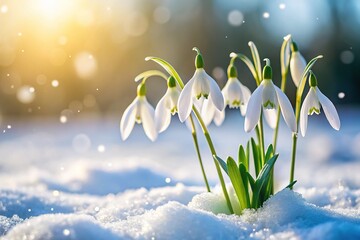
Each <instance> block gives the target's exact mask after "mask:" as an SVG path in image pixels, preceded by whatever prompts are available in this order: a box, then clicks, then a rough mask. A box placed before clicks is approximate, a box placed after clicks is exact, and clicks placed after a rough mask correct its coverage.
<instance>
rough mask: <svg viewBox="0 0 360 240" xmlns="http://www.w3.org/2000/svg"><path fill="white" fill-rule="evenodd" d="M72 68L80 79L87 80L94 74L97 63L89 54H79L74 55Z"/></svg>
mask: <svg viewBox="0 0 360 240" xmlns="http://www.w3.org/2000/svg"><path fill="white" fill-rule="evenodd" d="M74 66H75V70H76V73H77V75H78V76H79V77H80V78H81V79H89V78H91V77H92V76H93V75H94V74H95V73H96V70H97V61H96V59H95V58H94V56H93V55H92V54H91V53H89V52H81V53H79V54H77V55H76V57H75V60H74Z"/></svg>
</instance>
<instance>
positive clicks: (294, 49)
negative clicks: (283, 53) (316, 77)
mask: <svg viewBox="0 0 360 240" xmlns="http://www.w3.org/2000/svg"><path fill="white" fill-rule="evenodd" d="M291 51H292V52H297V51H299V48H298V46H297V44H296V43H295V42H294V41H293V42H292V43H291Z"/></svg>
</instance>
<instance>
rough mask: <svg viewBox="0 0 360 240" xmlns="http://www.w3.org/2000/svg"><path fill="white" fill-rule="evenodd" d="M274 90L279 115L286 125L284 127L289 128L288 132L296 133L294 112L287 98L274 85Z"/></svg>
mask: <svg viewBox="0 0 360 240" xmlns="http://www.w3.org/2000/svg"><path fill="white" fill-rule="evenodd" d="M274 88H275V91H276V95H277V98H278V102H279V105H280V109H281V114H282V115H283V117H284V120H285V123H286V125H288V127H289V128H290V130H291V131H292V132H296V129H297V127H296V120H295V115H294V110H293V108H292V106H291V103H290V101H289V99H288V98H287V96H286V95H285V93H284V92H283V91H281V90H280V88H278V87H277V86H275V85H274Z"/></svg>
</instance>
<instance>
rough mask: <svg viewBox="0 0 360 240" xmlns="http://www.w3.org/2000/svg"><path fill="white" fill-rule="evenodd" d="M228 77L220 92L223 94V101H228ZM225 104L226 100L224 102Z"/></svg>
mask: <svg viewBox="0 0 360 240" xmlns="http://www.w3.org/2000/svg"><path fill="white" fill-rule="evenodd" d="M230 85H231V84H230V79H229V80H228V81H227V82H226V84H225V86H224V87H223V89H222V90H221V93H222V94H223V96H224V100H225V101H229V86H230ZM225 104H226V102H225Z"/></svg>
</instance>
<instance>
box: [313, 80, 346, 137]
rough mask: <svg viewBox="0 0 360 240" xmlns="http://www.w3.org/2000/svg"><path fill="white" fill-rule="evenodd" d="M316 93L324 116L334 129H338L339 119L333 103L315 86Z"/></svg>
mask: <svg viewBox="0 0 360 240" xmlns="http://www.w3.org/2000/svg"><path fill="white" fill-rule="evenodd" d="M316 93H317V95H318V98H319V101H320V103H321V106H322V108H323V109H324V113H325V116H326V118H327V120H328V121H329V123H330V125H331V126H332V127H333V128H334V129H335V130H339V129H340V119H339V115H338V113H337V111H336V108H335V106H334V104H333V103H332V102H331V101H330V100H329V99H328V98H327V97H326V96H325V95H324V94H323V93H322V92H321V91H320V90H319V88H318V87H316Z"/></svg>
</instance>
